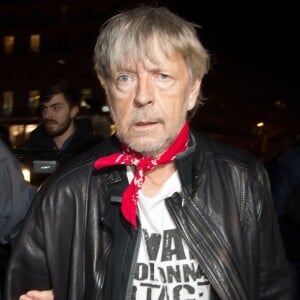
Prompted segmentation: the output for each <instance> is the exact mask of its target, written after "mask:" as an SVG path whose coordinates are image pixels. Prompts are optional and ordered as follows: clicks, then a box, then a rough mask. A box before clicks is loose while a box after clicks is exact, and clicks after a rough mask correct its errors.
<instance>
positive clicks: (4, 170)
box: [0, 139, 35, 298]
mask: <svg viewBox="0 0 300 300" xmlns="http://www.w3.org/2000/svg"><path fill="white" fill-rule="evenodd" d="M34 192H35V188H34V187H33V186H31V185H30V184H28V183H27V182H26V181H25V180H24V177H23V174H22V171H21V166H20V163H19V161H18V160H17V159H16V158H15V156H14V155H13V153H12V152H11V150H10V149H9V148H8V146H7V144H6V143H4V142H3V141H2V140H1V139H0V298H1V290H2V285H3V279H4V274H5V269H6V264H7V260H8V257H9V253H10V249H11V244H12V243H13V240H14V239H15V237H16V236H17V233H18V232H19V230H20V228H21V225H22V222H23V219H24V217H25V214H26V213H27V210H28V208H29V206H30V203H31V201H32V198H33V194H34Z"/></svg>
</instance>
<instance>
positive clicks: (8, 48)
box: [3, 35, 15, 54]
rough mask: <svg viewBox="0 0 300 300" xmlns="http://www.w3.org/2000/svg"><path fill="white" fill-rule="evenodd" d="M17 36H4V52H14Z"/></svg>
mask: <svg viewBox="0 0 300 300" xmlns="http://www.w3.org/2000/svg"><path fill="white" fill-rule="evenodd" d="M14 44H15V37H14V36H13V35H8V36H5V37H4V38H3V52H4V53H5V54H10V53H13V52H14Z"/></svg>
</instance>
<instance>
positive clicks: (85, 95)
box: [80, 89, 92, 109]
mask: <svg viewBox="0 0 300 300" xmlns="http://www.w3.org/2000/svg"><path fill="white" fill-rule="evenodd" d="M90 99H92V90H91V89H81V90H80V106H81V107H84V108H87V109H88V108H90V104H89V103H88V100H90ZM86 100H87V101H86Z"/></svg>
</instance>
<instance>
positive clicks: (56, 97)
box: [19, 80, 100, 182]
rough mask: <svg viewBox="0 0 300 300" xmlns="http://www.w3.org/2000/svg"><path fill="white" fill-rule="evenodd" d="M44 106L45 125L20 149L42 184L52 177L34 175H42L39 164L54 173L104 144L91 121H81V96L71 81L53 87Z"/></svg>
mask: <svg viewBox="0 0 300 300" xmlns="http://www.w3.org/2000/svg"><path fill="white" fill-rule="evenodd" d="M40 102H41V103H40V106H41V114H42V123H41V124H40V125H39V126H38V127H37V128H36V129H35V130H33V131H32V132H31V134H30V136H29V138H28V140H27V141H26V142H25V143H24V144H23V145H22V146H21V147H20V148H19V151H22V152H23V154H24V157H25V159H26V160H27V161H30V162H32V163H33V174H32V181H33V182H35V181H39V182H40V181H42V180H43V179H44V178H45V177H47V176H48V174H47V172H45V173H44V174H38V175H36V174H34V172H37V173H38V172H39V170H38V169H37V168H35V165H34V163H35V162H37V161H39V162H40V167H41V168H44V169H46V168H49V173H51V172H53V171H54V170H56V168H57V166H58V165H60V164H62V163H64V162H65V161H67V160H69V159H70V158H72V157H74V156H76V155H78V154H79V153H82V152H84V151H86V150H88V149H90V148H91V147H92V146H94V145H95V144H96V143H98V142H99V141H100V139H99V137H97V136H95V135H94V133H93V128H92V124H91V122H90V120H89V119H86V118H81V119H80V118H77V116H78V114H79V95H78V92H77V90H76V89H74V88H73V87H72V86H70V85H69V84H68V82H67V81H65V80H61V81H59V82H57V83H55V84H54V85H53V86H51V87H50V88H49V89H48V90H47V91H45V93H43V94H42V95H41V100H40ZM43 162H45V163H43ZM51 163H52V164H51ZM40 171H41V172H43V169H42V170H40Z"/></svg>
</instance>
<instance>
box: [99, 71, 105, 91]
mask: <svg viewBox="0 0 300 300" xmlns="http://www.w3.org/2000/svg"><path fill="white" fill-rule="evenodd" d="M97 77H98V80H99V82H100V84H101V86H102V87H103V89H104V90H105V80H104V79H103V77H101V76H100V75H98V76H97Z"/></svg>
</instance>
